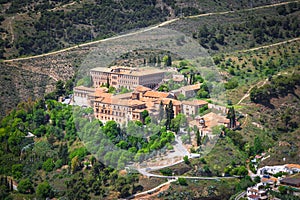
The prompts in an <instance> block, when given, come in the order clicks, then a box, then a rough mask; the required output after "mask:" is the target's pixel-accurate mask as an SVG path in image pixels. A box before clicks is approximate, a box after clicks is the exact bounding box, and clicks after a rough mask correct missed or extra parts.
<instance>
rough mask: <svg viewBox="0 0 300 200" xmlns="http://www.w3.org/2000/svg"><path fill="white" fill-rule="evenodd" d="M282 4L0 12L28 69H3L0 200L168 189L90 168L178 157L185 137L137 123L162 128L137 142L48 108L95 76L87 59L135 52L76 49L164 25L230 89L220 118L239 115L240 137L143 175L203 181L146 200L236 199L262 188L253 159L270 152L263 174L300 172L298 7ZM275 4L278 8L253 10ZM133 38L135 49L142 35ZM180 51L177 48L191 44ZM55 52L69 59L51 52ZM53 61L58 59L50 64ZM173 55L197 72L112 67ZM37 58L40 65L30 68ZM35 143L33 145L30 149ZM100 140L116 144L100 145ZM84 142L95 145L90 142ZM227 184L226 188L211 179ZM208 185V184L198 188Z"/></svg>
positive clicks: (120, 4) (55, 4)
mask: <svg viewBox="0 0 300 200" xmlns="http://www.w3.org/2000/svg"><path fill="white" fill-rule="evenodd" d="M280 2H286V1H276V2H275V1H273V0H261V1H249V0H226V1H222V0H215V1H211V0H203V1H196V0H188V1H179V0H176V1H172V0H156V1H154V0H153V1H140V0H138V1H131V0H130V1H117V0H104V1H98V0H81V1H80V0H78V1H70V0H57V1H45V0H39V1H38V2H37V1H34V0H26V1H24V0H13V1H9V0H0V7H1V8H2V9H1V10H2V11H1V15H2V16H3V17H0V20H1V21H2V23H1V26H2V29H1V30H0V31H2V41H0V43H1V47H2V50H3V51H2V53H3V56H5V57H6V58H15V57H18V58H20V59H15V60H4V61H3V62H0V82H1V85H0V91H1V98H0V118H1V121H0V139H1V141H2V142H1V144H0V164H1V167H0V186H1V187H0V199H2V198H3V197H5V196H8V195H9V196H10V197H11V198H13V199H14V198H15V199H26V198H29V199H33V198H41V199H42V198H46V197H57V198H67V199H113V198H125V197H128V196H130V195H131V194H135V193H139V192H142V191H146V192H147V190H149V189H152V188H154V187H156V186H157V185H159V184H161V183H163V182H165V181H166V178H165V177H161V178H158V177H155V178H154V177H151V178H146V175H145V174H143V175H142V174H136V171H134V172H133V173H126V172H125V170H121V171H120V170H117V169H115V168H112V167H111V166H105V165H104V164H103V163H101V162H100V161H97V159H96V157H94V156H103V155H102V154H101V153H103V149H105V148H108V151H109V152H108V154H107V155H106V156H103V157H104V158H103V159H104V160H105V161H108V163H109V162H111V163H113V162H115V161H117V162H116V163H118V166H119V165H120V166H122V167H124V166H123V165H124V163H125V161H126V163H128V162H129V160H130V159H129V158H132V157H130V156H133V155H134V159H139V158H140V157H142V156H141V155H143V154H141V152H145V153H153V154H154V153H156V152H155V150H154V149H155V145H153V144H154V142H155V143H159V144H160V145H161V147H162V148H164V149H166V148H168V150H170V149H171V148H172V145H174V146H175V141H174V138H177V139H178V138H179V137H178V136H180V138H181V139H182V138H183V137H182V136H187V135H176V136H174V135H173V134H171V133H170V132H168V131H166V128H165V127H164V126H165V125H164V124H161V127H160V126H157V125H155V126H154V125H153V126H152V124H151V122H150V124H149V126H148V127H147V125H143V124H142V123H140V124H139V123H136V124H135V123H131V126H130V128H133V129H137V130H140V127H139V126H141V127H143V128H146V129H149V130H150V129H151V128H153V127H156V128H157V127H158V128H159V129H160V130H159V131H158V132H159V133H158V134H157V135H154V136H153V137H149V138H147V139H146V138H143V139H141V138H138V137H133V136H130V135H129V132H131V129H127V128H128V127H129V126H128V127H127V128H124V127H122V128H120V126H118V124H117V123H116V122H113V121H110V122H107V123H106V124H102V123H101V122H99V120H96V119H93V118H92V117H91V113H92V112H93V111H92V109H90V108H88V109H84V108H83V109H79V108H76V107H72V106H69V105H65V104H61V103H58V102H57V101H55V100H50V99H51V98H49V99H47V98H45V99H44V96H45V94H48V95H49V93H50V94H52V95H53V94H54V96H55V97H54V98H57V96H59V95H61V94H62V93H67V94H70V90H72V84H73V82H74V80H75V79H78V78H83V79H80V80H81V81H85V80H84V77H83V76H85V75H86V77H88V76H89V74H88V73H84V72H88V70H89V68H91V67H93V64H95V65H97V64H98V63H97V62H94V63H92V64H91V62H88V61H86V60H87V59H86V58H87V57H89V56H93V54H92V53H91V52H95V53H98V54H99V49H100V51H101V50H103V49H104V48H106V47H108V46H109V47H110V48H107V49H108V50H107V51H106V50H105V51H104V53H105V54H107V55H112V57H114V56H115V55H114V54H113V52H114V51H113V50H112V49H114V48H124V51H128V48H125V47H128V46H126V45H128V44H127V43H126V42H127V40H126V42H124V44H123V43H121V44H118V42H119V40H118V39H117V38H111V39H110V40H109V41H114V43H116V44H117V45H115V46H114V45H111V44H112V43H105V41H104V42H103V41H98V42H94V43H89V44H86V45H78V44H80V43H83V42H87V41H88V42H90V41H91V40H98V39H101V38H107V37H110V36H112V35H117V34H119V33H121V32H126V31H128V30H131V29H134V28H141V27H146V26H152V28H153V27H154V28H153V29H158V28H159V27H160V25H157V24H158V23H159V22H161V21H165V20H168V19H176V20H174V21H168V22H167V23H165V25H162V27H163V28H170V29H172V30H177V31H179V32H183V33H185V34H186V35H188V36H190V37H191V38H193V39H194V40H195V41H196V42H197V44H198V43H200V44H201V45H202V46H203V47H204V48H205V49H206V50H207V51H208V52H209V54H210V55H211V57H212V59H213V61H214V63H215V66H216V67H217V69H218V70H216V71H218V72H219V74H220V75H221V76H222V78H223V79H222V80H223V81H222V84H223V83H224V88H225V89H226V90H222V92H220V96H219V98H220V99H223V100H226V101H224V102H226V103H227V104H226V105H222V106H229V107H230V109H234V110H235V116H236V118H237V120H238V122H239V123H240V125H241V126H240V127H238V128H237V129H229V128H225V126H219V127H217V128H215V129H214V130H213V133H212V134H214V135H216V137H214V138H217V141H216V143H213V142H212V143H213V144H214V146H213V148H212V149H211V150H210V149H209V150H207V152H204V151H205V146H204V145H206V144H207V143H210V138H209V137H208V136H206V137H205V136H203V137H202V138H201V137H200V136H199V138H200V141H199V143H200V145H197V146H196V147H198V146H200V148H196V147H195V148H194V146H193V147H191V149H190V150H191V151H192V150H193V152H196V153H200V156H201V157H200V158H191V159H187V160H186V159H183V162H182V163H180V164H178V165H174V166H168V167H167V168H165V169H159V170H156V171H150V170H148V169H149V168H147V169H146V168H145V173H146V172H149V171H150V172H153V173H155V174H156V175H158V174H160V175H165V174H164V173H167V174H168V175H169V176H171V175H176V176H177V175H178V176H187V177H188V176H189V177H188V178H190V176H196V177H197V178H200V179H197V178H196V179H188V178H186V179H185V178H181V179H180V178H179V179H178V180H177V181H175V180H174V182H172V183H171V182H170V183H168V187H165V188H163V189H162V191H161V192H157V193H152V192H147V193H148V195H150V196H151V198H152V197H153V198H157V199H174V198H181V199H184V198H187V199H193V198H197V199H229V198H230V196H232V195H233V194H236V193H238V192H240V191H242V190H245V189H246V188H247V187H248V186H251V185H253V184H254V182H253V180H251V179H250V177H249V176H248V172H249V171H248V169H247V168H248V167H249V160H251V159H253V158H254V157H255V156H256V155H261V153H263V152H265V153H266V155H267V156H269V157H268V158H267V159H265V160H264V161H263V162H261V163H260V165H259V166H264V165H274V164H284V163H300V156H299V155H300V142H299V141H300V138H299V134H300V107H299V105H300V104H299V103H300V102H299V101H300V100H299V97H300V39H299V37H300V32H299V31H300V2H299V1H295V2H291V3H284V4H278V3H280ZM271 3H272V4H274V5H271V6H268V7H259V8H255V7H257V6H263V5H269V4H271ZM213 12H215V13H213ZM205 13H206V14H205ZM207 13H211V14H207ZM195 14H196V16H192V17H190V18H189V17H187V16H188V15H195ZM183 15H184V16H185V17H184V16H183ZM177 17H178V18H177ZM154 24H155V25H156V26H153V25H154ZM147 30H149V29H147ZM137 33H141V32H137ZM142 33H144V32H142ZM130 36H133V37H132V38H133V40H137V39H136V37H134V36H135V34H131V35H130ZM159 36H160V37H162V36H161V35H159ZM121 37H122V36H121ZM121 37H119V38H121ZM123 38H124V37H123ZM125 38H126V37H125ZM106 41H107V40H106ZM150 41H151V40H150ZM129 42H130V41H129ZM174 42H177V43H180V45H178V46H180V47H181V45H182V43H184V42H185V40H184V39H183V40H180V41H179V40H174ZM125 43H126V45H125ZM143 44H145V43H143ZM101 45H102V47H103V49H101V48H99V46H101ZM168 45H169V46H168V47H169V48H170V49H171V48H172V45H170V43H168ZM70 46H71V47H72V48H69V49H66V50H63V49H62V48H64V47H70ZM124 46H125V47H124ZM182 46H183V45H182ZM173 48H174V46H173ZM58 49H62V50H61V51H58V52H53V51H54V50H58ZM97 50H98V51H97ZM130 50H131V49H130ZM46 52H53V53H49V54H42V53H46ZM101 53H102V52H101ZM166 53H168V55H170V57H172V59H173V67H174V68H176V67H178V68H181V64H182V66H183V65H184V64H185V65H184V66H183V67H182V68H183V69H184V67H186V66H188V65H190V63H189V62H188V61H182V60H180V61H178V60H179V56H178V55H173V54H172V53H170V52H166V51H162V50H161V49H159V50H158V49H155V50H152V49H150V50H149V49H147V48H146V49H135V50H131V51H130V52H125V53H124V54H122V55H119V56H116V57H114V62H113V64H121V65H128V66H129V65H138V64H141V63H144V62H145V61H146V62H148V61H149V62H150V60H152V61H153V60H154V59H155V62H154V61H153V63H158V61H157V60H160V62H161V59H163V57H164V56H165V55H166ZM30 55H38V56H31V57H26V56H30ZM177 56H178V57H177ZM167 59H168V56H167ZM177 59H178V60H177ZM108 60H109V59H108ZM92 61H95V60H92ZM105 61H106V60H105ZM174 61H175V62H174ZM103 62H104V61H103ZM175 65H178V66H175ZM191 65H192V64H191ZM188 67H189V66H188ZM188 67H187V68H188ZM193 67H194V66H192V67H191V69H192V70H191V72H192V71H193V70H194V68H193ZM80 70H81V71H80ZM187 71H188V70H187ZM80 72H83V73H80ZM194 72H195V71H194ZM216 73H217V72H216ZM197 75H198V74H197ZM199 76H200V75H199ZM200 78H201V77H200ZM61 81H62V82H61ZM64 84H65V85H68V86H69V87H68V91H67V92H62V91H59V90H58V87H57V85H60V86H62V85H64ZM203 85H204V84H203ZM222 86H223V85H222ZM206 87H207V88H208V86H207V85H206ZM62 88H63V87H62ZM65 88H67V87H65ZM222 89H223V88H222ZM51 92H52V93H51ZM205 92H206V91H205ZM208 92H209V91H207V94H208ZM49 96H51V95H49ZM49 96H48V97H49ZM198 96H199V95H198ZM54 98H53V99H54ZM197 98H198V97H197ZM205 100H208V99H205ZM209 100H211V99H209ZM231 106H232V107H231ZM209 110H210V109H209ZM209 110H207V111H209ZM9 111H12V112H9ZM76 114H78V115H76ZM200 114H201V115H202V114H203V112H202V113H200ZM78 116H79V117H78ZM150 125H151V126H150ZM80 126H83V127H82V130H80V129H79V127H80ZM191 128H192V127H191ZM29 132H30V133H32V134H33V135H34V137H26V138H25V136H26V135H27V136H28V135H30V134H28V133H29ZM194 132H195V130H194ZM102 134H103V135H106V136H108V138H109V139H106V138H105V139H103V138H101V137H99V136H101V135H102ZM190 134H191V133H190ZM171 136H172V137H171ZM24 138H25V139H24ZM82 138H92V139H94V140H93V141H92V142H90V141H89V142H87V141H85V142H82V141H81V140H82ZM110 141H112V142H113V143H114V145H116V146H118V147H120V148H121V149H126V150H128V152H131V153H133V154H130V155H129V154H126V153H124V154H123V153H122V154H121V153H120V152H117V151H112V150H111V149H109V148H110V147H109V146H108V145H107V144H109V142H110ZM166 142H167V143H166ZM194 142H196V141H194ZM197 143H198V141H197ZM32 144H33V145H32ZM167 144H168V145H167ZM164 145H166V146H164ZM201 145H202V147H204V149H201ZM170 146H171V148H170V149H169V147H170ZM104 147H105V148H104ZM165 147H166V148H165ZM90 149H92V150H93V151H90ZM106 150H107V149H106ZM89 151H90V152H89ZM95 152H96V153H95ZM168 153H169V151H168ZM158 157H160V158H162V157H163V156H162V155H159V156H158ZM186 158H187V157H186ZM180 159H181V158H180ZM118 161H120V163H119V162H118ZM121 161H124V163H123V162H121ZM127 161H128V162H127ZM157 162H161V160H159V159H158V160H157ZM163 166H165V165H163ZM250 167H251V166H250ZM152 170H154V169H153V168H152ZM129 171H130V170H129ZM222 175H226V176H228V177H225V178H220V179H219V178H217V179H214V178H212V177H214V176H222ZM229 176H232V177H229ZM237 176H238V177H237ZM203 177H204V178H207V177H208V178H212V179H211V180H201V178H203ZM227 178H228V179H227ZM12 180H14V181H16V183H18V184H19V185H21V186H20V187H19V188H21V189H20V191H19V192H12V191H13V187H12V186H13V184H15V183H13V181H12ZM22 186H23V189H22ZM24 188H25V189H24ZM1 195H2V196H1Z"/></svg>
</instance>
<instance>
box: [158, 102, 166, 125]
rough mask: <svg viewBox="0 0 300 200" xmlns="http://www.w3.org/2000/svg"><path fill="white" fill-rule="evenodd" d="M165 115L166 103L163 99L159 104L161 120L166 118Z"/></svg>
mask: <svg viewBox="0 0 300 200" xmlns="http://www.w3.org/2000/svg"><path fill="white" fill-rule="evenodd" d="M164 115H165V110H164V104H163V102H162V101H160V104H159V116H158V117H159V121H161V120H162V119H163V118H164Z"/></svg>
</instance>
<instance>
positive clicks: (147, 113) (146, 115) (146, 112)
mask: <svg viewBox="0 0 300 200" xmlns="http://www.w3.org/2000/svg"><path fill="white" fill-rule="evenodd" d="M148 116H149V112H148V110H144V111H143V112H142V113H141V117H142V122H143V124H145V119H146V117H148Z"/></svg>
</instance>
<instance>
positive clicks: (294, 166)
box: [285, 164, 300, 169]
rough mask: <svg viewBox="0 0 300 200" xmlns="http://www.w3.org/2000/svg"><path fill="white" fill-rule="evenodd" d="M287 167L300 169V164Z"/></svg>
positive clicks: (287, 165)
mask: <svg viewBox="0 0 300 200" xmlns="http://www.w3.org/2000/svg"><path fill="white" fill-rule="evenodd" d="M285 167H287V168H297V169H300V165H299V164H286V165H285Z"/></svg>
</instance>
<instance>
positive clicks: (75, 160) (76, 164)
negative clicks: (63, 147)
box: [71, 156, 80, 174]
mask: <svg viewBox="0 0 300 200" xmlns="http://www.w3.org/2000/svg"><path fill="white" fill-rule="evenodd" d="M79 166H80V162H79V159H78V156H75V157H74V158H73V159H72V160H71V173H72V174H74V173H75V172H76V171H77V170H78V168H79Z"/></svg>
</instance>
